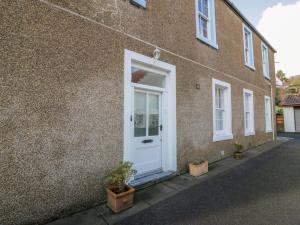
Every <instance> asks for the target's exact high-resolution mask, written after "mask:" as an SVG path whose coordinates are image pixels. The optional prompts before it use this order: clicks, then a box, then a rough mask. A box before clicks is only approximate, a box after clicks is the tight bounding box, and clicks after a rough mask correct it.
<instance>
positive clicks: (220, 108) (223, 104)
mask: <svg viewBox="0 0 300 225" xmlns="http://www.w3.org/2000/svg"><path fill="white" fill-rule="evenodd" d="M212 88H213V90H212V93H213V141H222V140H229V139H232V138H233V135H232V112H231V85H230V84H229V83H226V82H223V81H219V80H216V79H213V85H212Z"/></svg>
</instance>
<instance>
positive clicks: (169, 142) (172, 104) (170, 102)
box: [123, 49, 177, 171]
mask: <svg viewBox="0 0 300 225" xmlns="http://www.w3.org/2000/svg"><path fill="white" fill-rule="evenodd" d="M132 64H135V65H136V64H140V65H141V66H142V67H145V66H146V67H149V68H150V70H151V69H154V70H160V71H161V73H162V74H165V75H166V88H165V90H161V92H162V101H163V102H162V104H163V105H166V107H165V110H163V112H162V117H163V118H164V119H163V124H162V125H163V131H165V132H163V134H162V138H163V146H162V167H163V170H165V171H167V170H171V171H177V147H176V145H177V144H176V143H177V139H176V135H177V134H176V67H175V66H174V65H171V64H168V63H165V62H162V61H159V60H155V59H153V58H150V57H147V56H144V55H141V54H138V53H136V52H132V51H129V50H127V49H125V54H124V155H123V160H124V161H131V156H130V149H131V146H132V143H131V141H132V128H133V124H132V122H131V121H130V117H131V116H132V115H133V112H132V107H131V106H132V96H133V88H134V86H136V84H135V85H132V84H131V66H132ZM139 86H140V85H139ZM140 87H141V86H140ZM143 88H147V89H151V88H150V87H146V86H143ZM154 89H155V88H152V90H154ZM155 91H157V90H156V89H155Z"/></svg>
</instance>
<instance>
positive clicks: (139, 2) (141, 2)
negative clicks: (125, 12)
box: [130, 0, 147, 8]
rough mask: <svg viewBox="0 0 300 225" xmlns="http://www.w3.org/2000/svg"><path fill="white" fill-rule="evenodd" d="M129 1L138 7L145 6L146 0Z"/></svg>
mask: <svg viewBox="0 0 300 225" xmlns="http://www.w3.org/2000/svg"><path fill="white" fill-rule="evenodd" d="M130 2H131V3H132V4H133V5H136V6H138V7H143V8H146V7H147V0H130Z"/></svg>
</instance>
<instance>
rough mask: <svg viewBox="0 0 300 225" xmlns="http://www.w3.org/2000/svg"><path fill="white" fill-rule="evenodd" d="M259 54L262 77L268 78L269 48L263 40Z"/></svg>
mask: <svg viewBox="0 0 300 225" xmlns="http://www.w3.org/2000/svg"><path fill="white" fill-rule="evenodd" d="M261 54H262V65H263V74H264V77H265V78H268V79H270V69H269V49H268V47H267V46H266V45H265V44H264V43H263V42H262V43H261Z"/></svg>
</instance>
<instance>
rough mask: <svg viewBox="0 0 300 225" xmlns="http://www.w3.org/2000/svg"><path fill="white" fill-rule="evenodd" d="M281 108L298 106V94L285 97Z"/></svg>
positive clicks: (299, 98)
mask: <svg viewBox="0 0 300 225" xmlns="http://www.w3.org/2000/svg"><path fill="white" fill-rule="evenodd" d="M281 105H282V106H300V94H295V95H288V96H286V97H285V98H284V99H283V101H282V103H281Z"/></svg>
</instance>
